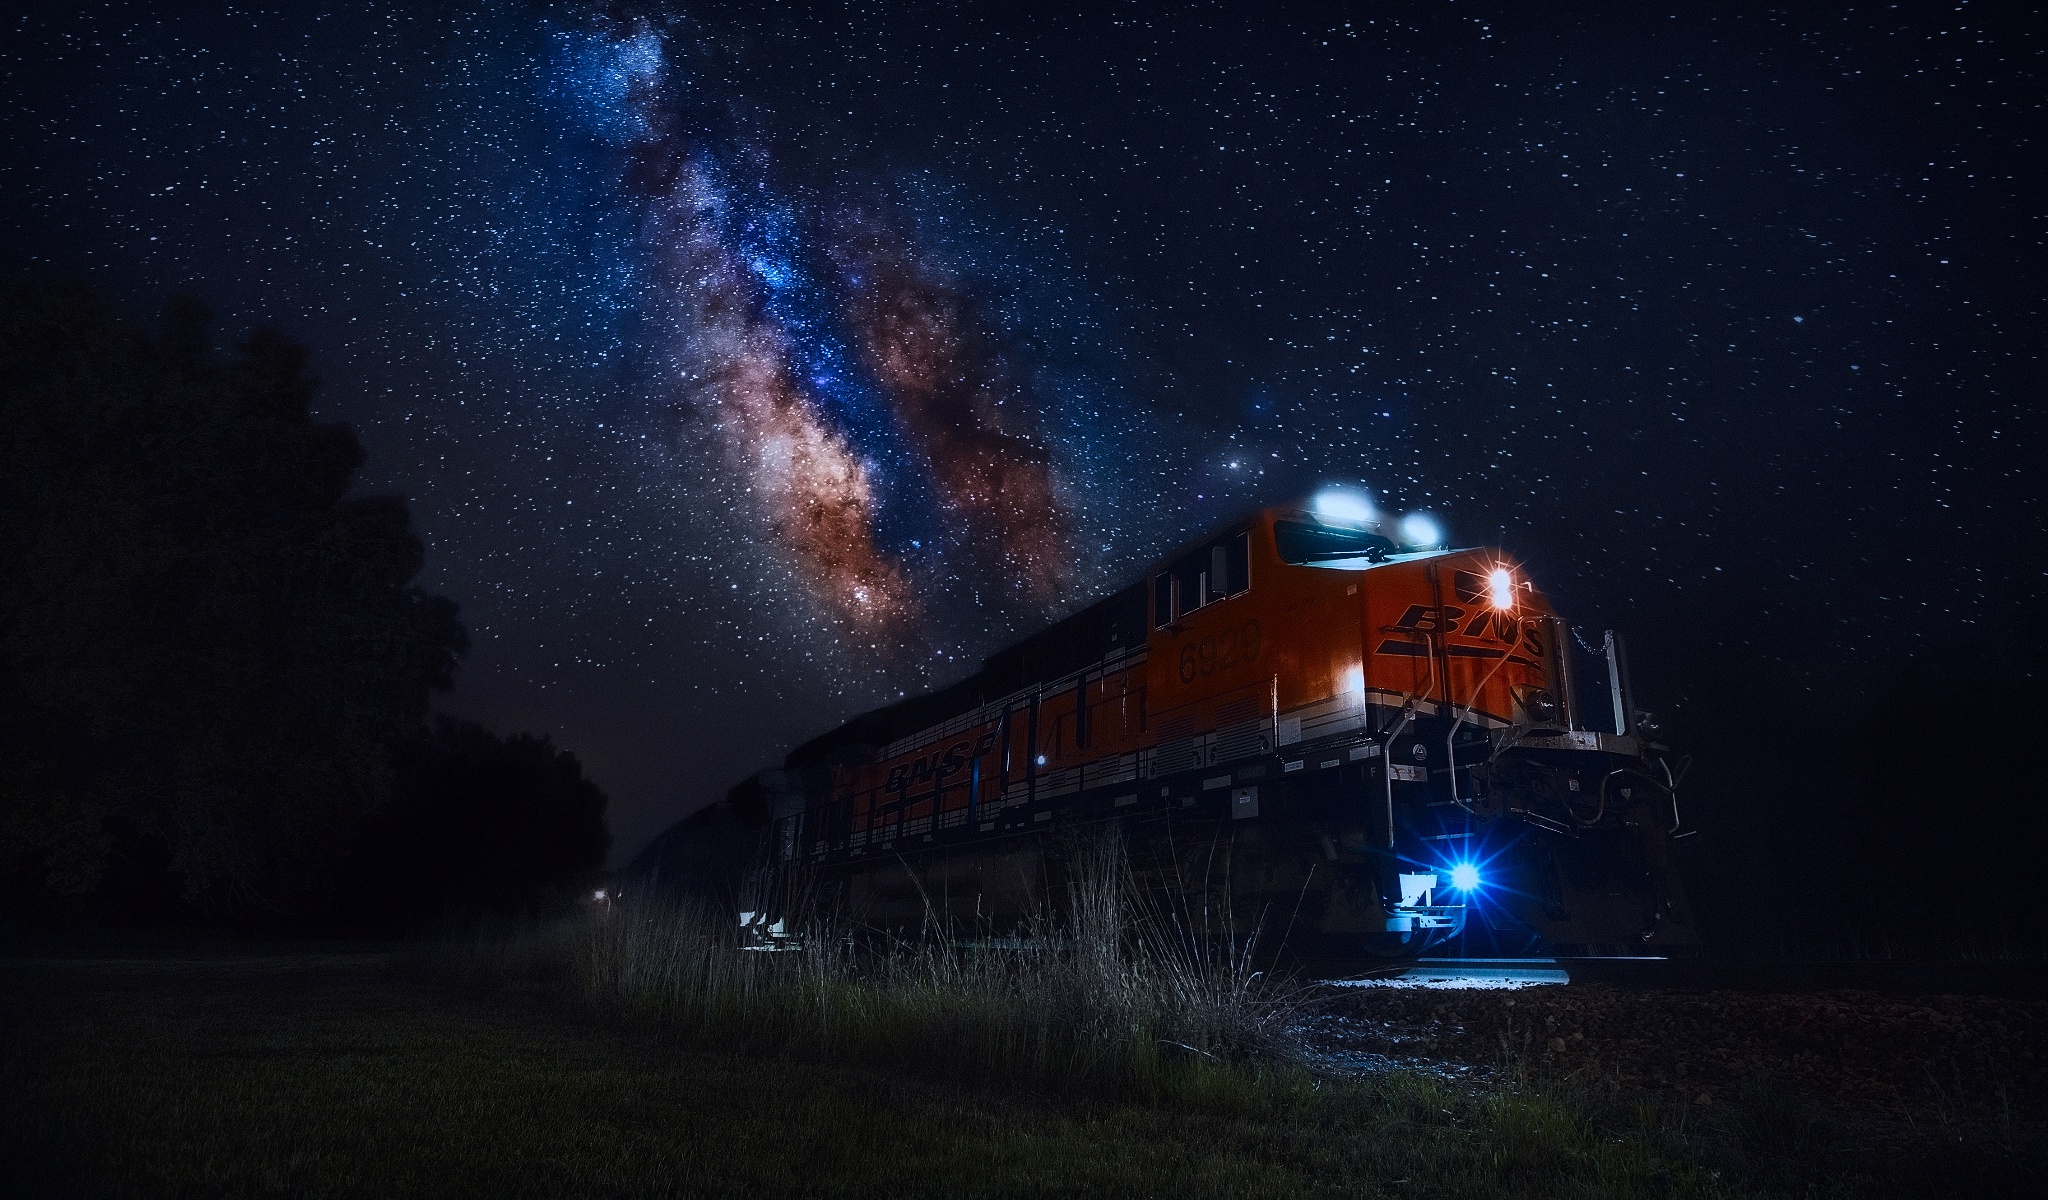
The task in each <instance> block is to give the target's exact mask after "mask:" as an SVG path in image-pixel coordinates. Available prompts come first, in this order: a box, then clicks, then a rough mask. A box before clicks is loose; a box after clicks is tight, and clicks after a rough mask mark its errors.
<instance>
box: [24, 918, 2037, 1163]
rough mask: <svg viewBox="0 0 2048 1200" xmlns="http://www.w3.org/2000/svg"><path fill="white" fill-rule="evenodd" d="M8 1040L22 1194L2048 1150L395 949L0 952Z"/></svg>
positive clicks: (1795, 1109) (2004, 1156) (1563, 1084)
mask: <svg viewBox="0 0 2048 1200" xmlns="http://www.w3.org/2000/svg"><path fill="white" fill-rule="evenodd" d="M1359 1002H1361V1001H1359V1000H1358V999H1357V998H1351V999H1348V1000H1347V1003H1352V1004H1356V1003H1359ZM1419 1002H1420V1000H1419V999H1418V998H1416V997H1414V996H1412V995H1411V996H1409V997H1408V998H1406V999H1404V1000H1403V1002H1402V1003H1404V1004H1408V1005H1413V1004H1415V1003H1419ZM1495 1002H1496V1003H1497V999H1496V1001H1495ZM1390 1011H1392V1010H1390ZM1401 1011H1406V1010H1401ZM1397 1015H1398V1014H1397ZM1329 1019H1331V1020H1342V1021H1349V1022H1351V1023H1352V1027H1353V1028H1354V1029H1357V1030H1365V1031H1366V1032H1365V1033H1362V1034H1359V1035H1358V1036H1361V1037H1366V1038H1367V1039H1368V1040H1370V1039H1371V1038H1379V1039H1381V1042H1383V1043H1384V1042H1385V1041H1386V1038H1387V1037H1388V1036H1389V1035H1388V1032H1387V1030H1388V1029H1389V1028H1391V1026H1386V1025H1380V1026H1375V1025H1373V1024H1372V1022H1371V1020H1370V1019H1369V1018H1359V1017H1357V1016H1356V1015H1355V1014H1354V1015H1353V1016H1350V1017H1346V1016H1344V1015H1342V1014H1332V1015H1331V1016H1330V1017H1329ZM1459 1028H1463V1026H1462V1025H1460V1026H1459ZM0 1044H4V1054H5V1058H4V1063H0V1067H4V1075H0V1078H4V1080H5V1084H4V1089H0V1178H4V1179H6V1180H8V1181H9V1184H8V1188H9V1190H10V1191H11V1192H12V1193H13V1194H21V1195H31V1196H182V1195H192V1196H200V1195H205V1196H243V1195H278V1194H292V1195H313V1196H328V1195H332V1196H342V1195H348V1196H359V1195H377V1196H409V1195H478V1196H483V1195H489V1196H586V1195H588V1196H612V1195H621V1196H640V1195H676V1196H722V1195H750V1196H759V1195H806V1196H808V1195H815V1196H866V1195H878V1196H879V1195H887V1196H920V1195H946V1196H974V1195H988V1196H997V1195H1134V1196H1145V1195H1157V1196H1174V1197H1185V1198H1191V1197H1204V1196H1313V1195H1347V1196H1358V1195H1386V1196H1460V1197H1465V1196H1480V1197H1483V1196H1643V1195H1657V1196H1724V1195H1725V1196H1736V1195H1764V1194H1785V1195H1963V1194H1968V1195H1973V1196H1985V1195H1996V1194H2025V1193H2027V1192H2029V1191H2031V1190H2033V1188H2034V1186H2035V1185H2036V1183H2037V1182H2038V1171H2039V1167H2040V1161H2041V1160H2040V1158H2039V1155H2038V1144H2037V1143H2038V1138H2037V1135H2029V1134H2028V1133H2027V1132H2026V1131H2025V1130H2021V1131H2018V1132H2016V1131H2015V1130H2014V1128H2013V1126H2012V1123H2011V1121H2010V1120H2008V1121H2007V1123H2006V1125H2005V1129H2004V1133H2003V1134H2002V1135H2001V1134H2000V1133H1999V1131H1998V1124H1997V1122H1996V1120H1995V1119H1993V1120H1992V1121H1991V1123H1990V1124H1980V1125H1971V1126H1969V1127H1968V1130H1967V1131H1966V1132H1963V1130H1964V1126H1963V1125H1962V1124H1960V1123H1958V1124H1955V1125H1954V1127H1952V1128H1951V1127H1946V1126H1941V1125H1939V1124H1938V1122H1930V1123H1929V1126H1930V1127H1928V1128H1924V1129H1920V1128H1919V1127H1918V1126H1911V1128H1913V1129H1916V1130H1917V1131H1918V1132H1917V1134H1911V1135H1907V1136H1904V1137H1901V1136H1899V1134H1898V1132H1897V1130H1896V1129H1895V1128H1893V1126H1891V1125H1886V1126H1885V1127H1884V1129H1883V1131H1882V1136H1881V1137H1878V1138H1876V1139H1875V1140H1874V1141H1873V1142H1872V1143H1871V1144H1872V1146H1875V1147H1877V1149H1875V1150H1872V1149H1870V1148H1867V1147H1864V1148H1859V1149H1858V1150H1857V1152H1856V1153H1855V1154H1853V1155H1849V1154H1844V1153H1842V1151H1843V1150H1844V1149H1845V1148H1849V1147H1852V1146H1860V1143H1861V1141H1862V1139H1861V1138H1860V1137H1859V1136H1858V1134H1857V1132H1856V1130H1855V1128H1854V1127H1853V1123H1852V1124H1850V1125H1845V1124H1843V1123H1842V1122H1840V1121H1839V1120H1835V1119H1833V1118H1829V1119H1826V1120H1821V1119H1816V1118H1814V1117H1813V1116H1812V1114H1811V1112H1810V1111H1809V1109H1808V1107H1807V1106H1805V1105H1804V1104H1793V1103H1788V1101H1787V1098H1786V1096H1785V1094H1783V1093H1781V1092H1772V1091H1768V1090H1755V1089H1752V1090H1750V1091H1748V1092H1745V1091H1744V1090H1743V1089H1742V1088H1739V1087H1737V1088H1732V1089H1729V1090H1727V1091H1726V1092H1725V1094H1724V1095H1723V1097H1722V1098H1721V1099H1720V1101H1719V1102H1718V1103H1716V1104H1712V1105H1708V1106H1701V1105H1698V1104H1695V1103H1692V1102H1691V1100H1690V1099H1689V1098H1686V1097H1683V1096H1680V1097H1677V1098H1673V1097H1670V1096H1664V1095H1662V1094H1660V1093H1657V1092H1655V1091H1628V1090H1621V1091H1616V1090H1613V1089H1611V1088H1609V1089H1599V1088H1588V1087H1586V1086H1583V1084H1582V1083H1575V1082H1574V1081H1573V1079H1572V1077H1571V1075H1570V1072H1562V1073H1560V1072H1558V1071H1556V1070H1552V1069H1550V1068H1548V1067H1546V1066H1545V1065H1544V1064H1545V1059H1544V1057H1543V1055H1542V1054H1541V1053H1540V1052H1539V1053H1536V1054H1533V1055H1530V1056H1529V1057H1527V1058H1522V1057H1518V1055H1517V1052H1516V1051H1515V1049H1514V1047H1512V1046H1507V1045H1505V1043H1503V1049H1502V1050H1501V1052H1500V1053H1497V1054H1493V1055H1490V1056H1489V1055H1485V1054H1477V1053H1469V1052H1468V1053H1467V1054H1466V1057H1467V1058H1473V1059H1481V1060H1484V1061H1482V1062H1479V1063H1477V1064H1475V1065H1474V1068H1473V1072H1472V1077H1471V1078H1468V1079H1464V1080H1460V1079H1459V1078H1456V1077H1455V1075H1454V1074H1453V1073H1450V1072H1444V1071H1432V1070H1429V1069H1426V1068H1425V1069H1418V1070H1408V1069H1390V1070H1379V1071H1376V1072H1371V1073H1367V1074H1364V1075H1362V1076H1359V1077H1356V1078H1351V1079H1339V1078H1327V1077H1325V1078H1318V1077H1316V1076H1314V1075H1312V1074H1310V1073H1309V1072H1307V1071H1304V1070H1302V1069H1300V1068H1298V1067H1285V1066H1279V1067H1269V1068H1260V1067H1255V1066H1232V1067H1229V1068H1213V1069H1209V1070H1207V1071H1205V1072H1197V1073H1196V1074H1195V1075H1191V1076H1190V1075H1181V1076H1177V1077H1175V1078H1178V1079H1179V1082H1177V1083H1170V1084H1169V1086H1167V1087H1165V1088H1164V1090H1163V1091H1161V1092H1160V1093H1159V1094H1156V1095H1153V1096H1150V1097H1145V1096H1131V1095H1125V1096H1114V1095H1106V1094H1101V1093H1100V1091H1099V1089H1097V1090H1096V1091H1093V1092H1090V1091H1086V1090H1082V1091H1079V1092H1073V1091H1069V1092H1063V1091H1062V1090H1061V1089H1059V1088H1058V1087H1057V1086H1048V1085H1047V1083H1046V1082H1045V1081H1040V1083H1039V1084H1037V1085H1035V1086H1023V1085H1021V1084H1020V1085H1017V1086H1005V1085H1004V1084H1003V1083H1002V1082H1001V1081H991V1080H982V1081H979V1082H975V1083H971V1084H970V1083H963V1082H959V1081H958V1080H956V1079H949V1078H948V1077H947V1073H946V1072H944V1071H937V1072H935V1071H933V1070H930V1069H925V1067H924V1066H923V1065H921V1064H920V1063H919V1062H918V1061H915V1060H914V1059H910V1060H906V1061H904V1062H902V1063H901V1064H899V1065H898V1066H897V1067H896V1068H894V1069H892V1068H890V1067H888V1066H886V1065H858V1064H854V1063H849V1062H845V1061H838V1062H835V1061H830V1056H825V1057H824V1058H822V1059H821V1058H820V1056H818V1055H816V1054H810V1053H806V1052H805V1051H803V1050H802V1049H800V1048H796V1047H786V1048H784V1049H783V1050H780V1051H775V1050H761V1049H753V1050H748V1051H740V1050H735V1049H730V1048H723V1049H722V1048H720V1047H718V1046H716V1045H712V1044H707V1043H706V1041H705V1040H704V1038H702V1037H700V1036H688V1037H678V1036H675V1035H674V1032H673V1030H670V1029H667V1028H665V1027H664V1026H663V1024H661V1023H659V1022H650V1021H646V1020H635V1019H632V1018H630V1017H628V1016H622V1015H620V1014H617V1013H608V1012H603V1011H599V1010H596V1009H593V1008H592V1007H591V1006H590V1005H589V1004H588V1003H586V1002H583V1001H579V1000H576V999H574V998H573V997H570V996H568V995H566V994H564V993H563V992H561V991H560V990H559V989H555V988H549V987H539V986H516V985H512V984H508V983H506V982H504V981H502V980H501V981H499V982H496V983H494V984H491V985H488V986H486V985H483V984H481V983H477V982H474V981H472V982H470V983H467V984H463V983H458V982H451V981H450V979H449V977H448V974H447V973H446V972H445V971H429V970H424V969H423V966H422V963H421V960H420V958H419V956H418V955H417V954H413V953H404V952H393V951H390V950H386V949H377V948H367V947H366V948H346V947H342V948H335V947H310V948H309V947H300V946H277V945H270V946H260V945H257V946H249V945H244V946H223V945H194V944H180V943H155V944H139V945H128V946H122V947H119V948H117V949H115V950H111V951H110V950H109V949H108V948H106V947H100V948H98V949H97V950H95V951H94V952H92V953H91V954H90V955H89V956H79V955H74V956H59V955H52V954H49V953H47V952H45V953H43V954H41V955H40V956H37V957H17V958H14V959H11V960H0ZM1568 1044H1572V1043H1568ZM1380 1048H1381V1049H1385V1048H1386V1046H1385V1045H1381V1047H1380ZM940 1049H941V1048H938V1047H933V1050H934V1051H935V1052H937V1051H938V1050H940ZM1452 1049H1456V1047H1452ZM1465 1049H1466V1050H1467V1051H1469V1050H1470V1048H1469V1047H1467V1048H1465ZM2033 1049H2034V1047H2033V1046H2032V1045H2031V1044H2029V1046H2028V1049H2027V1050H2026V1051H2023V1052H2031V1051H2032V1050H2033ZM938 1057H941V1058H942V1057H943V1055H939V1056H938ZM1387 1061H1394V1060H1387ZM1417 1061H1427V1060H1417ZM1171 1074H1172V1073H1171V1072H1169V1075H1171ZM1190 1081H1192V1082H1190ZM1878 1107H1882V1106H1881V1105H1880V1106H1878ZM1957 1121H1958V1122H1960V1121H1961V1117H1960V1116H1959V1117H1958V1118H1957ZM2021 1121H2022V1124H2025V1118H2024V1117H2022V1118H2021ZM2030 1137H2031V1139H2032V1140H2030ZM1816 1139H1818V1140H1816Z"/></svg>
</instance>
